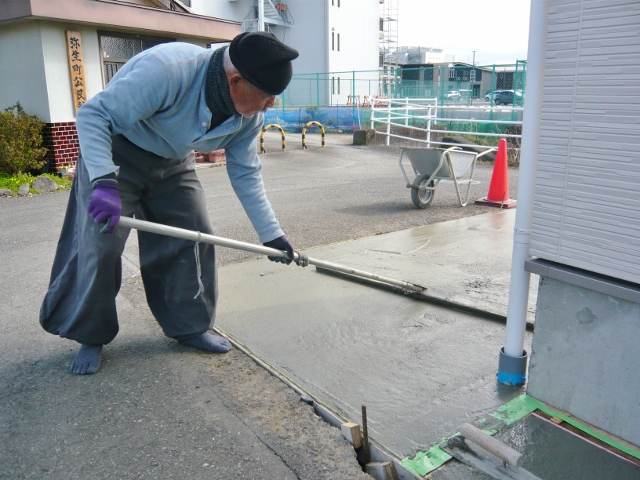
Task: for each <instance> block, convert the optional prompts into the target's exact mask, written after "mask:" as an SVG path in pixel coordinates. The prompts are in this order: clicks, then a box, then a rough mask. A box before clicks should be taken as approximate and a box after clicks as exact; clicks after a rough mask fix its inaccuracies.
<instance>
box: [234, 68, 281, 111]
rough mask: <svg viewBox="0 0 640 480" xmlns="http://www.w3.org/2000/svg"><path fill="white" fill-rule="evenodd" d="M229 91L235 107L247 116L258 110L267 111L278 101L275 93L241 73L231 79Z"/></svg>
mask: <svg viewBox="0 0 640 480" xmlns="http://www.w3.org/2000/svg"><path fill="white" fill-rule="evenodd" d="M229 92H230V93H231V100H233V105H234V107H236V110H237V111H238V113H240V114H241V115H243V116H245V117H252V116H254V115H255V114H256V113H258V112H266V111H267V110H268V109H269V108H271V107H273V105H274V104H275V101H276V96H275V95H270V94H268V93H266V92H263V91H262V90H260V89H259V88H257V87H255V86H253V85H252V84H251V83H249V81H248V80H247V79H245V78H243V77H242V76H240V75H237V76H236V75H234V76H233V77H232V78H231V79H230V85H229Z"/></svg>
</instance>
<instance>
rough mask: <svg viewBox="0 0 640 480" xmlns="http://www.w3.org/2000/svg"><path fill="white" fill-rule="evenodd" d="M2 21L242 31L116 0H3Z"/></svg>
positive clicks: (208, 35)
mask: <svg viewBox="0 0 640 480" xmlns="http://www.w3.org/2000/svg"><path fill="white" fill-rule="evenodd" d="M2 3H3V7H2V8H1V9H0V25H1V24H2V23H4V22H16V21H24V20H47V21H52V22H73V23H78V24H85V25H91V26H95V27H97V28H103V29H104V28H117V29H122V30H132V31H143V32H145V33H149V34H155V35H162V36H166V35H167V34H172V35H177V36H188V37H192V38H201V39H203V40H207V41H212V42H228V41H231V40H232V39H233V37H235V36H236V35H238V34H240V33H242V28H241V25H240V22H235V21H231V20H223V19H220V18H213V17H205V16H202V15H193V14H190V13H182V12H175V11H171V10H162V9H158V8H153V7H148V6H144V5H136V4H132V3H127V2H119V1H117V0H56V1H55V2H53V1H51V0H3V2H2Z"/></svg>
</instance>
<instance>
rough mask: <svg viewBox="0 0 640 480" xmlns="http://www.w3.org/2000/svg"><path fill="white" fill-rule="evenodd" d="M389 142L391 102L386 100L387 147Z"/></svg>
mask: <svg viewBox="0 0 640 480" xmlns="http://www.w3.org/2000/svg"><path fill="white" fill-rule="evenodd" d="M390 140H391V102H390V101H389V99H387V147H388V146H389V143H390V142H389V141H390Z"/></svg>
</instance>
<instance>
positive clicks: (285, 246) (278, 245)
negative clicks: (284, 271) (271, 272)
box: [263, 235, 293, 265]
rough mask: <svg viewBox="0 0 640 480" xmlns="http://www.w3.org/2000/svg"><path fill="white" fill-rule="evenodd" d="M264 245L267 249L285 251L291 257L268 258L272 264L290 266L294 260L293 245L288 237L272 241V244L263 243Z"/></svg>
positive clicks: (283, 236) (284, 236)
mask: <svg viewBox="0 0 640 480" xmlns="http://www.w3.org/2000/svg"><path fill="white" fill-rule="evenodd" d="M263 245H264V246H265V247H271V248H275V249H277V250H284V251H286V252H287V254H288V255H289V258H284V257H267V258H268V259H269V260H271V261H272V262H278V263H286V264H287V265H289V264H290V263H291V260H293V245H291V242H290V241H289V239H288V238H287V236H286V235H282V236H281V237H278V238H276V239H274V240H271V241H270V242H265V243H263Z"/></svg>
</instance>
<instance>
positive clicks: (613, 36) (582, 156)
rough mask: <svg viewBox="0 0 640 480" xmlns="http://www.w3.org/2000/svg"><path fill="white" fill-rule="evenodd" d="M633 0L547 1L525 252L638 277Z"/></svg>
mask: <svg viewBox="0 0 640 480" xmlns="http://www.w3.org/2000/svg"><path fill="white" fill-rule="evenodd" d="M639 32H640V2H638V1H637V0H607V1H603V0H581V1H580V0H578V1H575V0H573V1H572V0H551V4H550V9H549V26H548V34H547V60H546V66H545V79H544V95H543V106H542V118H541V133H540V149H539V158H538V174H537V178H536V194H535V204H534V217H533V228H532V231H533V234H532V241H531V249H530V253H531V254H532V255H533V256H537V257H540V258H544V259H548V260H552V261H555V262H558V263H562V264H566V265H570V266H574V267H578V268H583V269H586V270H589V271H592V272H596V273H601V274H604V275H609V276H612V277H615V278H619V279H623V280H627V281H631V282H634V283H640V121H639V118H640V113H639V112H640V34H639Z"/></svg>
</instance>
